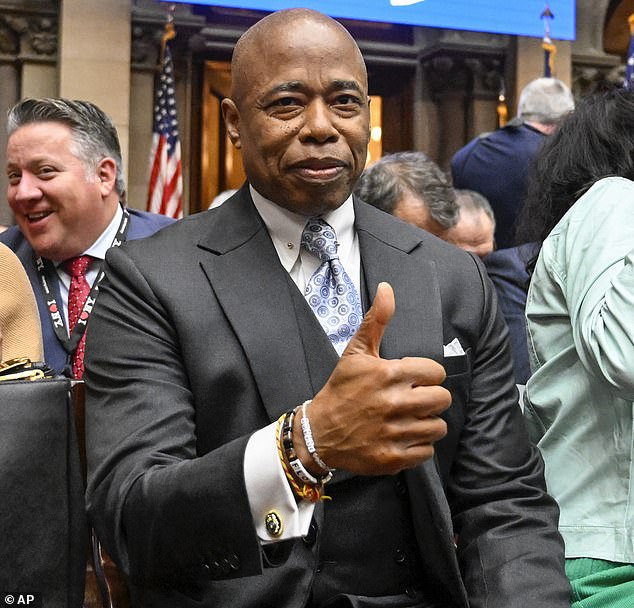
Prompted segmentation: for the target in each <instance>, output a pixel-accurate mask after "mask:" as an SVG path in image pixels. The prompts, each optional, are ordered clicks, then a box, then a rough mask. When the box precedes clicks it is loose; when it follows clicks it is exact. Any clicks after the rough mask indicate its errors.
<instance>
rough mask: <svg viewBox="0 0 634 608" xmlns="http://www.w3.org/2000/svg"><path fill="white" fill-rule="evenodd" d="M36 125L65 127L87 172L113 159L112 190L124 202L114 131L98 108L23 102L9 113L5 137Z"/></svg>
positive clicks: (73, 102)
mask: <svg viewBox="0 0 634 608" xmlns="http://www.w3.org/2000/svg"><path fill="white" fill-rule="evenodd" d="M35 122H59V123H62V124H64V125H67V126H68V127H69V128H70V130H71V132H72V134H73V142H74V144H75V146H74V147H75V150H73V153H74V154H75V155H76V156H77V158H79V159H80V160H81V161H82V162H83V163H84V166H85V167H86V168H87V169H90V170H94V169H96V168H97V165H98V164H99V162H100V161H101V160H102V159H104V158H105V157H110V158H112V159H113V160H114V161H115V164H116V166H117V178H116V183H115V189H116V191H117V194H118V195H119V197H120V198H121V200H122V201H123V200H125V180H124V179H123V170H122V165H123V163H122V161H121V146H120V145H119V138H118V136H117V130H116V128H115V126H114V124H113V123H112V120H110V118H109V117H108V116H107V115H106V114H105V113H104V112H103V111H102V110H101V109H100V108H98V107H97V106H96V105H94V104H92V103H90V102H88V101H78V100H72V99H61V98H59V99H55V98H44V99H32V98H28V99H23V100H22V101H20V102H18V103H17V104H15V105H14V106H13V107H12V108H11V109H10V110H9V113H8V121H7V131H8V134H9V135H11V134H12V133H13V132H14V131H16V130H17V129H19V128H20V127H22V126H24V125H27V124H29V123H35Z"/></svg>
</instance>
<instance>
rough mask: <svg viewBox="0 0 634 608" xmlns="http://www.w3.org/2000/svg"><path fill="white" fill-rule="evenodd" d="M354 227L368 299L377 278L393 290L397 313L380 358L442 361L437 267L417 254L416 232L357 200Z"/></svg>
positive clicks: (388, 328)
mask: <svg viewBox="0 0 634 608" xmlns="http://www.w3.org/2000/svg"><path fill="white" fill-rule="evenodd" d="M355 226H356V229H357V235H358V237H359V248H360V251H361V259H362V261H363V262H362V263H363V272H364V274H365V281H366V286H367V292H368V294H369V296H370V303H371V302H372V300H373V299H374V295H375V294H376V289H377V286H378V284H379V283H380V282H381V281H387V282H388V283H390V284H391V285H392V287H393V289H394V295H395V298H396V312H395V314H394V317H393V318H392V321H391V322H390V324H389V325H388V327H387V329H386V331H385V335H384V337H383V341H382V343H381V356H382V357H384V358H386V359H391V358H399V357H410V356H416V357H421V356H423V357H430V358H432V359H435V360H436V361H439V362H442V354H443V351H442V338H443V334H442V327H443V326H442V311H441V304H440V289H439V286H438V278H437V276H436V265H435V263H434V262H433V261H432V260H425V259H424V258H422V257H421V256H420V255H417V256H414V255H411V254H412V253H413V252H414V251H415V250H417V249H418V248H420V247H424V241H423V239H422V238H421V236H420V234H419V232H417V231H414V230H412V229H410V228H409V227H408V226H406V225H404V224H401V223H397V222H394V221H393V220H392V219H391V218H389V217H388V216H387V215H385V214H384V213H383V212H382V211H378V210H376V209H374V208H373V207H369V206H368V205H366V204H363V203H358V202H357V201H356V200H355Z"/></svg>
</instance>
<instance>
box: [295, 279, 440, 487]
mask: <svg viewBox="0 0 634 608" xmlns="http://www.w3.org/2000/svg"><path fill="white" fill-rule="evenodd" d="M394 310H395V303H394V292H393V290H392V287H391V286H390V285H389V284H388V283H381V284H380V285H379V287H378V290H377V294H376V297H375V298H374V302H373V304H372V307H371V308H370V310H369V311H368V313H367V315H366V317H365V319H364V321H363V324H362V325H361V327H360V328H359V330H358V331H357V333H356V334H355V336H354V337H353V338H352V340H351V341H350V344H348V347H347V348H346V350H345V351H344V353H343V355H342V356H341V359H340V361H339V363H338V364H337V367H335V369H334V371H333V373H332V375H331V376H330V378H329V379H328V382H327V383H326V385H325V386H324V387H323V389H322V390H321V391H320V392H319V393H318V394H317V395H316V396H315V398H314V399H313V402H312V403H311V404H310V406H309V407H308V417H309V419H310V424H311V427H312V431H313V437H314V440H315V446H316V449H317V452H318V453H319V455H320V456H321V458H322V460H323V461H324V462H326V464H328V466H330V467H333V468H337V469H339V468H341V469H346V470H348V471H351V472H353V473H357V474H361V475H384V474H394V473H397V472H398V471H401V470H402V469H407V468H411V467H413V466H415V465H416V464H418V463H420V462H423V461H425V460H427V459H428V458H431V457H432V455H433V453H434V448H433V443H434V442H435V441H437V440H438V439H441V438H442V437H444V436H445V434H446V432H447V427H446V424H445V422H444V421H443V420H442V419H440V418H439V417H438V415H439V414H440V413H441V412H442V411H443V410H445V409H446V408H447V407H449V405H450V403H451V394H450V393H449V391H447V390H446V389H445V388H443V387H441V386H440V383H441V382H443V380H444V379H445V370H444V369H443V367H442V366H441V365H439V364H438V363H436V362H435V361H432V360H431V359H423V358H419V357H407V358H404V359H396V360H387V359H381V358H380V357H379V347H380V345H381V340H382V338H383V333H384V332H385V328H386V327H387V325H388V323H389V322H390V320H391V319H392V316H393V315H394ZM300 417H301V416H297V420H296V427H295V428H294V433H293V435H294V438H295V444H296V449H297V452H298V456H299V457H300V458H301V460H302V462H303V463H304V464H305V465H306V466H307V467H308V468H309V469H311V470H313V471H315V472H317V469H316V465H315V463H314V462H312V461H311V457H310V455H309V454H308V452H307V450H306V447H305V445H304V442H303V440H302V439H301V438H300V437H301V429H300V428H299V420H298V419H299V418H300Z"/></svg>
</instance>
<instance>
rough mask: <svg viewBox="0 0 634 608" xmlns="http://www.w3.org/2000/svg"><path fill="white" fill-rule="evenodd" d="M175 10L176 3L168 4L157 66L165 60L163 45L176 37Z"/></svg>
mask: <svg viewBox="0 0 634 608" xmlns="http://www.w3.org/2000/svg"><path fill="white" fill-rule="evenodd" d="M175 11H176V5H175V4H170V5H169V7H168V9H167V16H166V22H165V32H164V33H163V38H162V40H161V55H160V57H159V67H160V66H162V65H163V62H164V61H165V47H166V46H167V43H168V42H169V41H170V40H174V38H176V30H175V29H174V12H175Z"/></svg>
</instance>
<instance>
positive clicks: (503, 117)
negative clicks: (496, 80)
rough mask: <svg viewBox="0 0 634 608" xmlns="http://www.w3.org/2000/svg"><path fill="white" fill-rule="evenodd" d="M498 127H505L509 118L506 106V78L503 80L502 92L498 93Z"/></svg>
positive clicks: (501, 83)
mask: <svg viewBox="0 0 634 608" xmlns="http://www.w3.org/2000/svg"><path fill="white" fill-rule="evenodd" d="M497 113H498V127H503V126H504V125H505V124H506V123H507V121H508V118H509V109H508V106H507V105H506V86H505V84H504V77H502V78H501V82H500V91H499V93H498V105H497Z"/></svg>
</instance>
